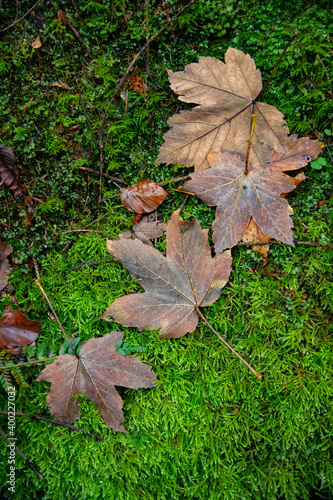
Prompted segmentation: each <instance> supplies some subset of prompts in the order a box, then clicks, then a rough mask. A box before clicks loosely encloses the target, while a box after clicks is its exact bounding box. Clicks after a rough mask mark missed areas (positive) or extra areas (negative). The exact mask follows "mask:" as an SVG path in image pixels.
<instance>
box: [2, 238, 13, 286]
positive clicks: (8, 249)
mask: <svg viewBox="0 0 333 500" xmlns="http://www.w3.org/2000/svg"><path fill="white" fill-rule="evenodd" d="M12 251H13V248H12V246H11V245H10V244H9V243H1V242H0V292H1V290H3V289H4V288H6V286H7V284H8V280H7V279H6V274H7V273H8V271H9V270H10V264H9V261H8V259H7V257H8V255H10V254H11V253H12Z"/></svg>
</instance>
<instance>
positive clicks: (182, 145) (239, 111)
mask: <svg viewBox="0 0 333 500" xmlns="http://www.w3.org/2000/svg"><path fill="white" fill-rule="evenodd" d="M168 75H169V79H170V83H171V88H172V90H174V92H177V94H180V96H179V99H180V100H181V101H184V102H192V103H196V104H199V105H200V106H197V107H195V108H193V109H192V110H185V111H182V112H181V113H180V114H176V115H174V116H172V117H171V118H170V119H169V121H168V123H169V125H170V126H171V127H172V128H171V130H169V131H168V132H167V133H166V134H165V135H164V141H165V142H164V144H163V145H162V146H161V148H160V152H159V155H158V158H157V160H156V163H167V164H170V163H184V164H185V166H186V167H190V166H192V165H194V167H195V170H203V169H205V168H208V167H209V164H208V162H207V160H206V155H207V154H208V153H210V152H214V151H219V150H221V149H224V150H226V151H230V152H232V153H239V154H241V155H243V156H244V157H245V155H246V152H247V148H248V141H249V136H250V130H251V117H252V115H255V116H256V127H255V131H254V134H253V139H252V146H251V151H250V158H249V160H250V163H251V165H252V167H253V168H264V167H266V166H267V162H268V161H269V159H270V148H272V149H274V151H277V152H278V153H285V152H286V147H285V145H284V144H283V139H285V138H286V137H287V135H288V133H289V130H288V127H287V126H286V122H285V121H284V119H283V115H282V113H281V112H280V111H278V110H277V109H276V108H275V107H274V106H271V105H269V104H264V103H261V102H257V99H258V97H259V95H260V92H261V90H262V80H261V75H260V71H259V70H258V69H256V66H255V63H254V61H253V59H251V57H250V56H249V55H248V54H244V53H243V52H242V51H240V50H236V49H233V48H229V49H228V50H227V52H226V54H225V64H224V63H223V62H222V61H219V60H218V59H215V58H213V57H200V59H199V62H198V63H193V64H189V65H187V66H185V71H178V72H176V73H173V72H172V71H170V70H169V71H168Z"/></svg>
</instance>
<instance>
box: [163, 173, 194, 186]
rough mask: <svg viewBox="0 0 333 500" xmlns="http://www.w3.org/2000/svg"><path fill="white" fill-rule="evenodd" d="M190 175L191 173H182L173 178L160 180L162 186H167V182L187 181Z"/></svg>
mask: <svg viewBox="0 0 333 500" xmlns="http://www.w3.org/2000/svg"><path fill="white" fill-rule="evenodd" d="M189 177H190V176H189V175H182V176H180V177H174V178H173V179H169V180H168V181H163V182H158V184H159V185H160V186H165V185H166V184H170V183H171V182H180V181H185V180H186V179H188V178H189Z"/></svg>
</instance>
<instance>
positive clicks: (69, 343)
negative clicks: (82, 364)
mask: <svg viewBox="0 0 333 500" xmlns="http://www.w3.org/2000/svg"><path fill="white" fill-rule="evenodd" d="M33 261H34V266H35V270H36V275H37V280H36V281H35V283H36V285H37V286H38V287H39V289H40V291H41V292H42V294H43V295H44V297H45V299H46V301H47V303H48V305H49V306H50V309H51V311H52V313H53V316H54V317H55V319H56V320H57V323H58V325H59V326H60V329H61V331H62V333H63V335H64V337H65V339H66V340H67V343H68V345H69V347H70V348H71V350H72V352H73V353H74V354H75V356H76V357H77V359H80V357H79V355H78V354H77V353H76V352H75V349H74V347H73V346H72V343H71V341H70V340H69V338H68V337H67V335H66V333H65V330H64V328H63V326H62V324H61V323H60V320H59V318H58V316H57V313H56V312H55V310H54V309H53V306H52V304H51V302H50V299H49V298H48V296H47V295H46V292H45V290H44V288H43V287H42V285H41V284H40V282H39V280H40V274H39V270H38V265H37V261H36V259H35V258H34V259H33Z"/></svg>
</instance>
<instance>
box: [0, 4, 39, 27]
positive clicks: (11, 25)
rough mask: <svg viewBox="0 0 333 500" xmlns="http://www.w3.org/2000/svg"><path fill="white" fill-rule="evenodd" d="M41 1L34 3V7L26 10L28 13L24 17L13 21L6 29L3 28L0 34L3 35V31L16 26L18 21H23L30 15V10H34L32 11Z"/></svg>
mask: <svg viewBox="0 0 333 500" xmlns="http://www.w3.org/2000/svg"><path fill="white" fill-rule="evenodd" d="M41 1H42V0H38V2H36V3H35V4H34V5H33V6H32V7H31V8H30V9H29V10H28V12H26V13H25V14H24V16H22V17H20V19H17V20H16V21H14V22H13V23H12V24H10V25H9V26H7V28H4V29H3V30H1V31H0V33H3V32H4V31H7V30H9V29H10V28H12V27H13V26H16V24H18V23H19V22H20V21H23V19H24V18H25V17H27V16H28V15H29V14H30V12H31V11H32V10H34V9H35V8H36V7H37V5H38V4H39V3H40V2H41Z"/></svg>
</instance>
